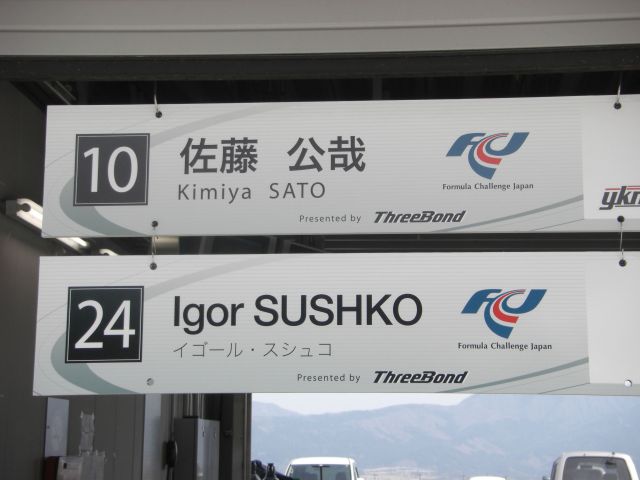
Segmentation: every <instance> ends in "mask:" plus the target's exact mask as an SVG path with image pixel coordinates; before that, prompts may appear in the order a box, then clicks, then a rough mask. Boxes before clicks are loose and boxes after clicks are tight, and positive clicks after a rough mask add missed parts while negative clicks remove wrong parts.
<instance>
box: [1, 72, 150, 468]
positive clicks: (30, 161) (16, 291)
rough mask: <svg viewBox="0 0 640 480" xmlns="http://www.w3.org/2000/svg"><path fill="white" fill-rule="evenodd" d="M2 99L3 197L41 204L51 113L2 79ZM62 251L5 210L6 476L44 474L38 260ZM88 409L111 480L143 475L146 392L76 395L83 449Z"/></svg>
mask: <svg viewBox="0 0 640 480" xmlns="http://www.w3.org/2000/svg"><path fill="white" fill-rule="evenodd" d="M0 105H1V106H2V107H1V108H0V145H1V146H2V149H1V150H0V200H6V199H15V198H19V197H28V198H31V199H33V200H36V201H38V202H39V203H41V202H42V200H41V197H42V181H43V179H42V171H43V169H42V162H43V159H44V125H45V118H44V113H43V112H42V111H40V110H39V109H38V108H36V107H35V106H34V105H33V104H32V103H31V102H30V101H29V100H28V99H27V98H25V97H24V96H23V95H22V94H21V93H20V92H18V90H16V89H15V88H14V87H13V86H12V85H10V84H8V83H2V82H0ZM59 253H60V248H59V247H57V245H56V244H55V243H53V242H52V241H49V240H44V239H42V238H40V236H39V234H38V233H37V232H35V231H34V230H31V229H30V228H28V227H26V226H24V225H23V224H21V223H19V222H17V221H15V220H13V219H11V218H8V217H6V216H5V215H3V214H0V479H16V480H18V479H39V478H41V472H42V460H43V455H44V437H45V418H46V398H45V397H34V396H33V362H34V348H35V330H36V309H37V297H38V264H39V258H40V256H42V255H55V254H59ZM80 411H84V412H86V413H90V412H93V413H95V414H96V423H95V427H96V433H95V438H94V446H95V448H96V449H98V450H102V451H105V452H106V453H107V458H108V460H109V461H108V463H107V466H106V472H105V480H115V479H117V480H130V479H136V480H137V479H140V478H141V472H142V448H143V430H144V396H142V395H138V396H122V397H70V402H69V437H68V440H69V450H68V453H69V454H76V453H77V448H78V444H79V429H80V418H79V417H80ZM148 478H151V477H148Z"/></svg>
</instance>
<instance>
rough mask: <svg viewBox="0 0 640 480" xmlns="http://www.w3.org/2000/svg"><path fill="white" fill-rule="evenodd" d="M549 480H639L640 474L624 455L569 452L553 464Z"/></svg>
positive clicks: (627, 456) (631, 461)
mask: <svg viewBox="0 0 640 480" xmlns="http://www.w3.org/2000/svg"><path fill="white" fill-rule="evenodd" d="M543 478H545V479H546V477H543ZM549 480H638V473H637V472H636V467H635V465H634V464H633V460H632V459H631V457H630V456H629V455H627V454H624V453H617V452H569V453H563V454H562V455H560V457H559V458H557V459H556V461H555V462H553V467H552V468H551V478H550V479H549Z"/></svg>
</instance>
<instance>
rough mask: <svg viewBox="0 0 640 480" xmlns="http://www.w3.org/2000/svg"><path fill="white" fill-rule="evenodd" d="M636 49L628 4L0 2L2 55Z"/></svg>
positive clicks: (585, 0) (637, 6)
mask: <svg viewBox="0 0 640 480" xmlns="http://www.w3.org/2000/svg"><path fill="white" fill-rule="evenodd" d="M633 43H640V2H638V1H636V0H610V1H607V2H602V1H599V0H560V1H558V0H538V1H535V2H533V1H525V0H511V1H509V0H486V1H483V2H471V1H468V0H395V1H393V2H390V1H389V0H350V1H348V2H345V1H344V0H315V1H300V0H213V1H196V0H155V1H154V0H112V1H109V2H104V1H101V0H81V1H80V0H48V1H34V0H22V1H0V55H217V54H261V53H322V52H326V53H329V52H332V53H337V52H392V51H438V50H468V49H502V48H529V47H560V46H565V47H566V46H576V45H612V44H633Z"/></svg>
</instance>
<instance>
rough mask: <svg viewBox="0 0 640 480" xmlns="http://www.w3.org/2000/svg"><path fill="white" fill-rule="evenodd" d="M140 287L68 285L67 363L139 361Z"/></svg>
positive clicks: (142, 288) (141, 298)
mask: <svg viewBox="0 0 640 480" xmlns="http://www.w3.org/2000/svg"><path fill="white" fill-rule="evenodd" d="M143 303H144V287H137V286H135V287H133V286H126V287H69V298H68V302H67V345H66V358H65V361H66V362H67V363H75V362H79V363H90V362H140V361H142V313H143Z"/></svg>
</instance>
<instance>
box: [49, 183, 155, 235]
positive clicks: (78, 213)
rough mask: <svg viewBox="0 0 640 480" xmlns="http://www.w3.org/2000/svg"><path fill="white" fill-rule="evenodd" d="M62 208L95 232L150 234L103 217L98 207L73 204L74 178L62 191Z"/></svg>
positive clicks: (104, 233)
mask: <svg viewBox="0 0 640 480" xmlns="http://www.w3.org/2000/svg"><path fill="white" fill-rule="evenodd" d="M60 208H61V209H62V211H63V212H64V214H65V215H66V216H67V217H69V218H70V219H71V220H73V221H74V222H76V223H77V224H79V225H82V226H84V227H87V228H90V229H91V230H93V231H94V232H98V233H101V234H103V235H112V236H121V237H139V236H143V237H146V236H148V234H146V233H143V232H138V231H136V230H129V229H128V228H125V227H122V226H120V225H118V224H117V223H113V222H112V221H111V220H109V219H107V218H105V217H103V216H102V215H100V214H99V213H98V211H97V210H96V207H91V206H83V207H74V206H73V178H71V179H70V180H69V181H68V182H67V183H66V184H65V186H64V187H63V188H62V191H61V192H60Z"/></svg>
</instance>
